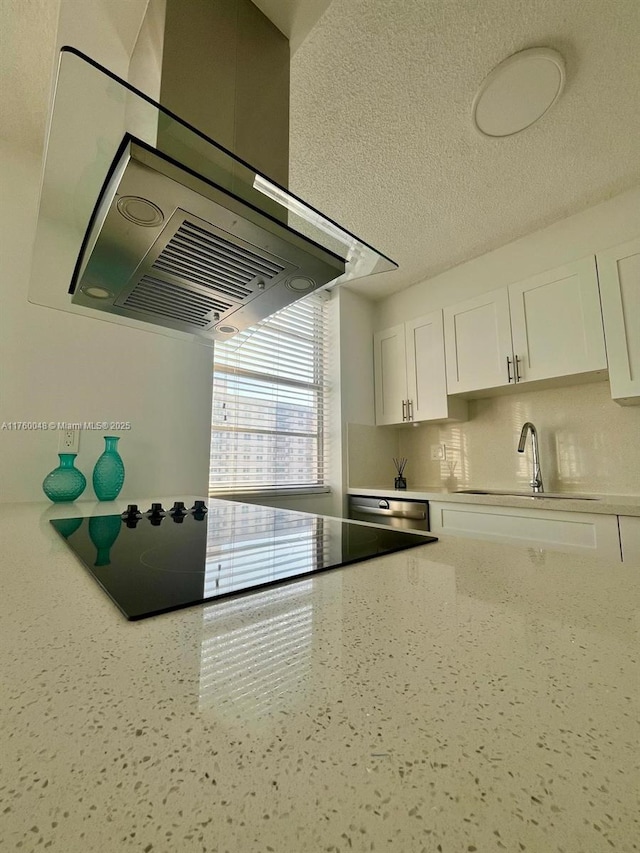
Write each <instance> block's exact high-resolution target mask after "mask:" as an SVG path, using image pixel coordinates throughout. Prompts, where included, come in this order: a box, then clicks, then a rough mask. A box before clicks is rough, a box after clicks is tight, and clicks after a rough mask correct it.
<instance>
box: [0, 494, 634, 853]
mask: <svg viewBox="0 0 640 853" xmlns="http://www.w3.org/2000/svg"><path fill="white" fill-rule="evenodd" d="M100 509H101V511H102V512H104V511H105V507H104V506H103V507H101V508H100ZM83 510H84V514H87V507H86V506H84V507H83ZM53 513H56V514H58V513H62V514H67V515H74V514H77V512H75V511H74V510H72V511H69V508H65V509H64V510H60V509H59V508H52V509H46V508H45V507H44V505H42V506H36V505H19V506H13V507H12V506H3V507H0V536H1V541H2V556H3V565H2V603H1V605H0V606H1V607H2V611H3V613H2V619H1V620H0V625H1V629H0V630H1V637H0V640H1V642H0V654H1V655H2V685H3V688H2V703H1V704H0V716H1V717H2V726H1V730H0V731H1V734H0V756H1V760H0V800H1V805H0V847H2V848H3V849H4V850H7V851H9V850H20V851H23V853H27V851H37V850H49V851H52V853H94V851H100V853H116V851H117V853H120V851H144V853H152V851H153V853H202V851H209V853H213V851H215V853H224V851H229V853H254V851H255V853H258V851H260V853H266V851H275V853H316V851H333V853H337V852H338V851H341V852H342V851H344V853H346V851H349V853H353V851H355V853H365V851H393V852H394V853H425V851H426V853H432V851H433V853H437V851H442V853H461V852H462V851H465V853H466V851H478V853H483V851H493V850H496V851H500V850H503V851H508V852H509V853H520V851H529V853H552V851H562V853H598V851H608V850H614V851H627V853H629V851H637V850H638V849H640V840H639V839H640V826H639V825H638V821H639V815H640V811H639V810H638V779H639V776H638V767H637V763H638V728H637V712H638V698H639V692H640V678H639V673H638V667H637V656H638V625H639V624H640V621H639V613H640V590H639V587H640V575H639V573H638V571H637V569H636V570H635V571H634V570H632V569H631V568H630V567H625V565H624V564H621V563H615V564H614V563H611V564H608V563H604V562H601V561H596V560H594V559H593V558H588V557H578V556H575V555H567V554H560V553H553V552H545V551H538V550H533V549H527V548H517V547H512V546H507V545H499V544H495V543H489V542H481V541H470V540H468V539H467V540H462V539H457V538H450V539H448V540H445V539H443V540H442V541H440V542H438V543H436V544H431V545H425V546H424V548H417V549H413V550H411V551H408V552H405V553H402V554H398V555H394V556H390V557H383V558H379V559H377V560H371V561H368V562H365V563H361V564H359V565H356V566H353V567H348V568H344V569H338V570H336V571H332V572H328V573H326V574H323V575H320V576H316V577H315V578H309V579H306V580H303V581H299V582H295V583H293V584H291V585H288V586H282V587H277V588H274V589H270V590H267V591H263V592H259V593H255V594H253V595H249V596H247V597H244V598H237V599H228V600H225V601H221V602H219V603H217V604H213V605H209V606H197V607H194V608H190V609H188V610H182V611H179V612H175V613H170V614H166V615H164V616H158V617H155V618H152V619H148V620H145V621H142V622H127V621H126V620H125V619H124V618H123V617H122V616H121V615H120V613H119V612H118V611H117V610H116V608H115V607H114V605H113V604H112V603H111V601H109V600H108V598H107V597H106V596H105V595H104V594H103V592H102V591H101V590H100V589H99V588H98V586H97V584H96V583H95V581H94V580H93V578H91V577H90V576H89V574H88V572H86V571H85V570H84V569H83V568H82V567H81V565H80V564H79V563H78V562H77V561H76V560H75V558H74V557H73V556H72V555H71V553H70V552H69V551H68V550H67V548H66V546H65V544H64V542H63V541H62V540H61V539H59V538H58V536H57V535H56V534H55V533H54V532H53V530H52V529H51V527H50V525H49V524H48V522H47V519H48V518H49V517H50V515H52V514H53Z"/></svg>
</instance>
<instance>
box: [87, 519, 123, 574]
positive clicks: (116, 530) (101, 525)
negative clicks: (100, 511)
mask: <svg viewBox="0 0 640 853" xmlns="http://www.w3.org/2000/svg"><path fill="white" fill-rule="evenodd" d="M121 527H122V519H121V518H120V516H119V515H96V516H93V517H92V518H90V519H89V538H90V539H91V541H92V542H93V544H94V545H95V547H96V561H95V563H94V564H93V565H94V566H108V565H110V563H111V553H110V551H111V546H112V545H113V543H114V542H115V541H116V539H117V538H118V536H119V535H120V528H121Z"/></svg>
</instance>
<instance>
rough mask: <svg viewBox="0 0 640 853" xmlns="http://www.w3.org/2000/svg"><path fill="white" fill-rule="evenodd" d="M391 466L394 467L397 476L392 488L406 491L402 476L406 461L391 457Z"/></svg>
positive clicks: (404, 480)
mask: <svg viewBox="0 0 640 853" xmlns="http://www.w3.org/2000/svg"><path fill="white" fill-rule="evenodd" d="M393 464H394V465H395V466H396V471H397V472H398V476H397V477H396V478H395V480H394V486H395V488H396V489H406V488H407V481H406V479H405V476H404V469H405V466H406V464H407V460H406V459H405V458H404V457H402V458H401V459H396V457H395V456H394V457H393Z"/></svg>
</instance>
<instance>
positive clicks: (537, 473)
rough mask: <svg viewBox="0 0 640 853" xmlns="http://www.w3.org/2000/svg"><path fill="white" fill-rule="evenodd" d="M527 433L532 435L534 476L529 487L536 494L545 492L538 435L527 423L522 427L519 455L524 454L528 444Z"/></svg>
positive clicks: (530, 424)
mask: <svg viewBox="0 0 640 853" xmlns="http://www.w3.org/2000/svg"><path fill="white" fill-rule="evenodd" d="M527 432H530V433H531V449H532V450H533V476H532V478H531V482H530V483H529V485H530V486H531V488H532V489H533V491H534V492H544V486H543V485H542V471H541V470H540V452H539V449H538V433H537V432H536V428H535V427H534V425H533V424H532V423H531V422H530V421H527V422H526V424H525V425H524V426H523V427H522V432H521V433H520V441H519V442H518V453H524V446H525V444H526V443H527Z"/></svg>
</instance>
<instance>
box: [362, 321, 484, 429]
mask: <svg viewBox="0 0 640 853" xmlns="http://www.w3.org/2000/svg"><path fill="white" fill-rule="evenodd" d="M374 371H375V394H376V423H377V424H401V423H407V422H409V423H416V422H418V421H430V420H465V419H466V417H467V409H466V403H464V401H461V400H451V399H449V398H448V397H447V383H446V375H445V358H444V332H443V325H442V311H434V312H432V313H431V314H427V315H426V316H424V317H418V318H417V319H416V320H412V321H411V322H409V323H406V324H404V325H400V326H394V327H393V328H391V329H385V330H384V331H382V332H377V333H376V334H375V335H374Z"/></svg>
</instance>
